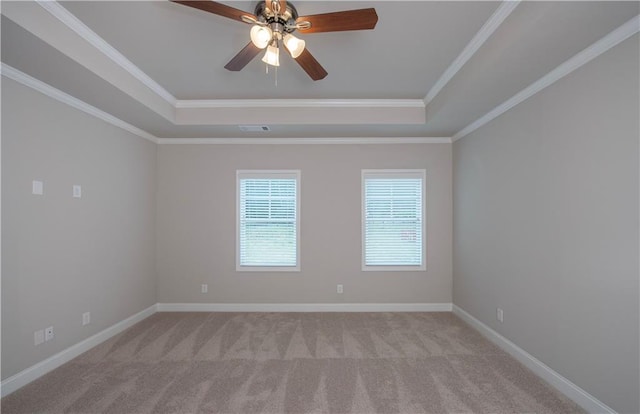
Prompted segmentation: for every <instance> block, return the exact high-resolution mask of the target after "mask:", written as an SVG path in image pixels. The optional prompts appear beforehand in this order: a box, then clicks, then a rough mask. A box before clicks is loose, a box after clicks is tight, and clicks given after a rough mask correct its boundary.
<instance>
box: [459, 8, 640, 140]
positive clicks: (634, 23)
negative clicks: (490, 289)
mask: <svg viewBox="0 0 640 414" xmlns="http://www.w3.org/2000/svg"><path fill="white" fill-rule="evenodd" d="M639 31H640V15H638V16H636V17H634V18H632V19H630V20H629V21H627V22H626V23H624V24H623V25H622V26H620V27H618V28H617V29H615V30H614V31H612V32H611V33H609V34H608V35H606V36H605V37H603V38H602V39H600V40H598V41H597V42H595V43H593V44H592V45H591V46H589V47H587V48H586V49H584V50H583V51H581V52H579V53H578V54H576V55H574V56H573V57H572V58H570V59H569V60H567V61H565V62H564V63H562V64H560V65H559V66H558V67H556V68H555V69H553V70H552V71H551V72H549V73H547V74H546V75H545V76H543V77H542V78H540V79H538V80H537V81H535V82H534V83H532V84H531V85H529V86H528V87H526V88H525V89H523V90H521V91H520V92H518V93H517V94H515V95H514V96H512V97H511V98H510V99H508V100H506V101H505V102H503V103H502V104H500V105H498V106H497V107H495V108H494V109H493V110H491V111H490V112H488V113H487V114H485V115H484V116H482V117H480V118H478V119H477V120H475V121H474V122H472V123H471V124H469V125H467V126H466V127H464V128H463V129H461V130H460V131H458V132H457V133H456V134H454V135H453V137H452V139H453V141H454V142H455V141H457V140H459V139H460V138H463V137H465V136H466V135H468V134H470V133H471V132H473V131H475V130H476V129H478V128H480V127H481V126H483V125H485V124H487V123H488V122H490V121H492V120H494V119H495V118H497V117H498V116H500V115H502V114H503V113H505V112H507V111H508V110H509V109H511V108H513V107H514V106H516V105H518V104H520V103H522V102H523V101H525V100H526V99H528V98H530V97H531V96H533V95H535V94H536V93H538V92H540V91H541V90H543V89H544V88H546V87H547V86H550V85H551V84H553V83H555V82H556V81H558V80H560V79H562V78H563V77H565V76H567V75H568V74H570V73H571V72H573V71H574V70H576V69H578V68H579V67H581V66H583V65H584V64H586V63H588V62H590V61H591V60H593V59H595V58H596V57H598V56H600V55H601V54H602V53H604V52H606V51H607V50H609V49H611V48H612V47H614V46H616V45H618V44H619V43H621V42H623V41H625V40H626V39H628V38H630V37H631V36H633V35H634V34H636V33H638V32H639Z"/></svg>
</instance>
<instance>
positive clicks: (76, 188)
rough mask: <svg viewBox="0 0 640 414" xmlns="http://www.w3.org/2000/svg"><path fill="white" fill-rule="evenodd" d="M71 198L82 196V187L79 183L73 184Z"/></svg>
mask: <svg viewBox="0 0 640 414" xmlns="http://www.w3.org/2000/svg"><path fill="white" fill-rule="evenodd" d="M73 198H82V187H81V186H79V185H74V186H73Z"/></svg>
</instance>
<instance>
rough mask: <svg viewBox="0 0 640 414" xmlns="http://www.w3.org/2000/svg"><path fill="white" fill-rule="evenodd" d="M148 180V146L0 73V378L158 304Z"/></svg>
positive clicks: (152, 159) (152, 149)
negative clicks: (75, 193) (37, 338)
mask: <svg viewBox="0 0 640 414" xmlns="http://www.w3.org/2000/svg"><path fill="white" fill-rule="evenodd" d="M34 179H39V180H42V181H44V183H45V187H44V195H43V196H36V195H32V194H31V181H32V180H34ZM155 180H156V145H155V144H153V143H151V142H148V141H145V140H143V139H142V138H139V137H136V136H133V135H131V134H129V133H127V132H125V131H123V130H121V129H119V128H116V127H114V126H111V125H108V124H106V123H104V122H102V121H100V120H98V119H96V118H94V117H92V116H90V115H87V114H84V113H82V112H80V111H78V110H75V109H73V108H71V107H69V106H67V105H66V104H62V103H59V102H56V101H54V100H52V99H50V98H48V97H46V96H44V95H42V94H40V93H38V92H35V91H33V90H31V89H29V88H26V87H24V86H21V85H19V84H17V83H15V82H13V81H11V80H8V79H6V78H3V79H2V379H6V378H7V377H9V376H11V375H13V374H15V373H17V372H19V371H21V370H23V369H25V368H27V367H29V366H31V365H33V364H35V363H37V362H38V361H41V360H43V359H45V358H47V357H49V356H51V355H53V354H55V353H57V352H60V351H61V350H63V349H66V348H68V347H69V346H71V345H74V344H76V343H78V342H80V341H81V340H83V339H85V338H87V337H89V336H91V335H93V334H95V333H97V332H100V331H102V330H103V329H105V328H107V327H109V326H110V325H112V324H114V323H116V322H119V321H121V320H123V319H125V318H127V317H129V316H131V315H133V314H135V313H137V312H139V311H141V310H143V309H145V308H147V307H148V306H151V305H153V304H154V303H156V279H155V249H154V247H155V246H154V244H155V222H154V220H155ZM73 184H79V185H81V186H82V198H81V199H74V198H72V197H71V194H72V191H71V190H72V185H73ZM78 292H81V294H77V293H78ZM87 311H90V312H91V318H92V321H91V324H90V325H87V326H85V327H83V326H82V324H81V322H82V319H81V315H82V313H83V312H87ZM50 325H53V326H54V332H55V338H54V339H53V340H52V341H50V342H45V343H43V344H41V345H39V346H37V347H35V346H34V342H33V333H34V331H36V330H38V329H43V328H46V327H48V326H50Z"/></svg>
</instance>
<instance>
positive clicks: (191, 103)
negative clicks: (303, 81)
mask: <svg viewBox="0 0 640 414" xmlns="http://www.w3.org/2000/svg"><path fill="white" fill-rule="evenodd" d="M175 107H176V108H177V109H220V108H419V109H424V107H425V104H424V101H423V100H422V99H206V100H178V101H176V105H175Z"/></svg>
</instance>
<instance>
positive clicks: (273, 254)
mask: <svg viewBox="0 0 640 414" xmlns="http://www.w3.org/2000/svg"><path fill="white" fill-rule="evenodd" d="M298 182H299V173H298V172H273V171H265V172H256V171H244V172H242V171H239V172H238V252H237V256H238V263H237V264H238V268H239V269H240V268H241V269H242V270H298V204H299V203H298ZM250 267H253V269H249V268H250Z"/></svg>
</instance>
